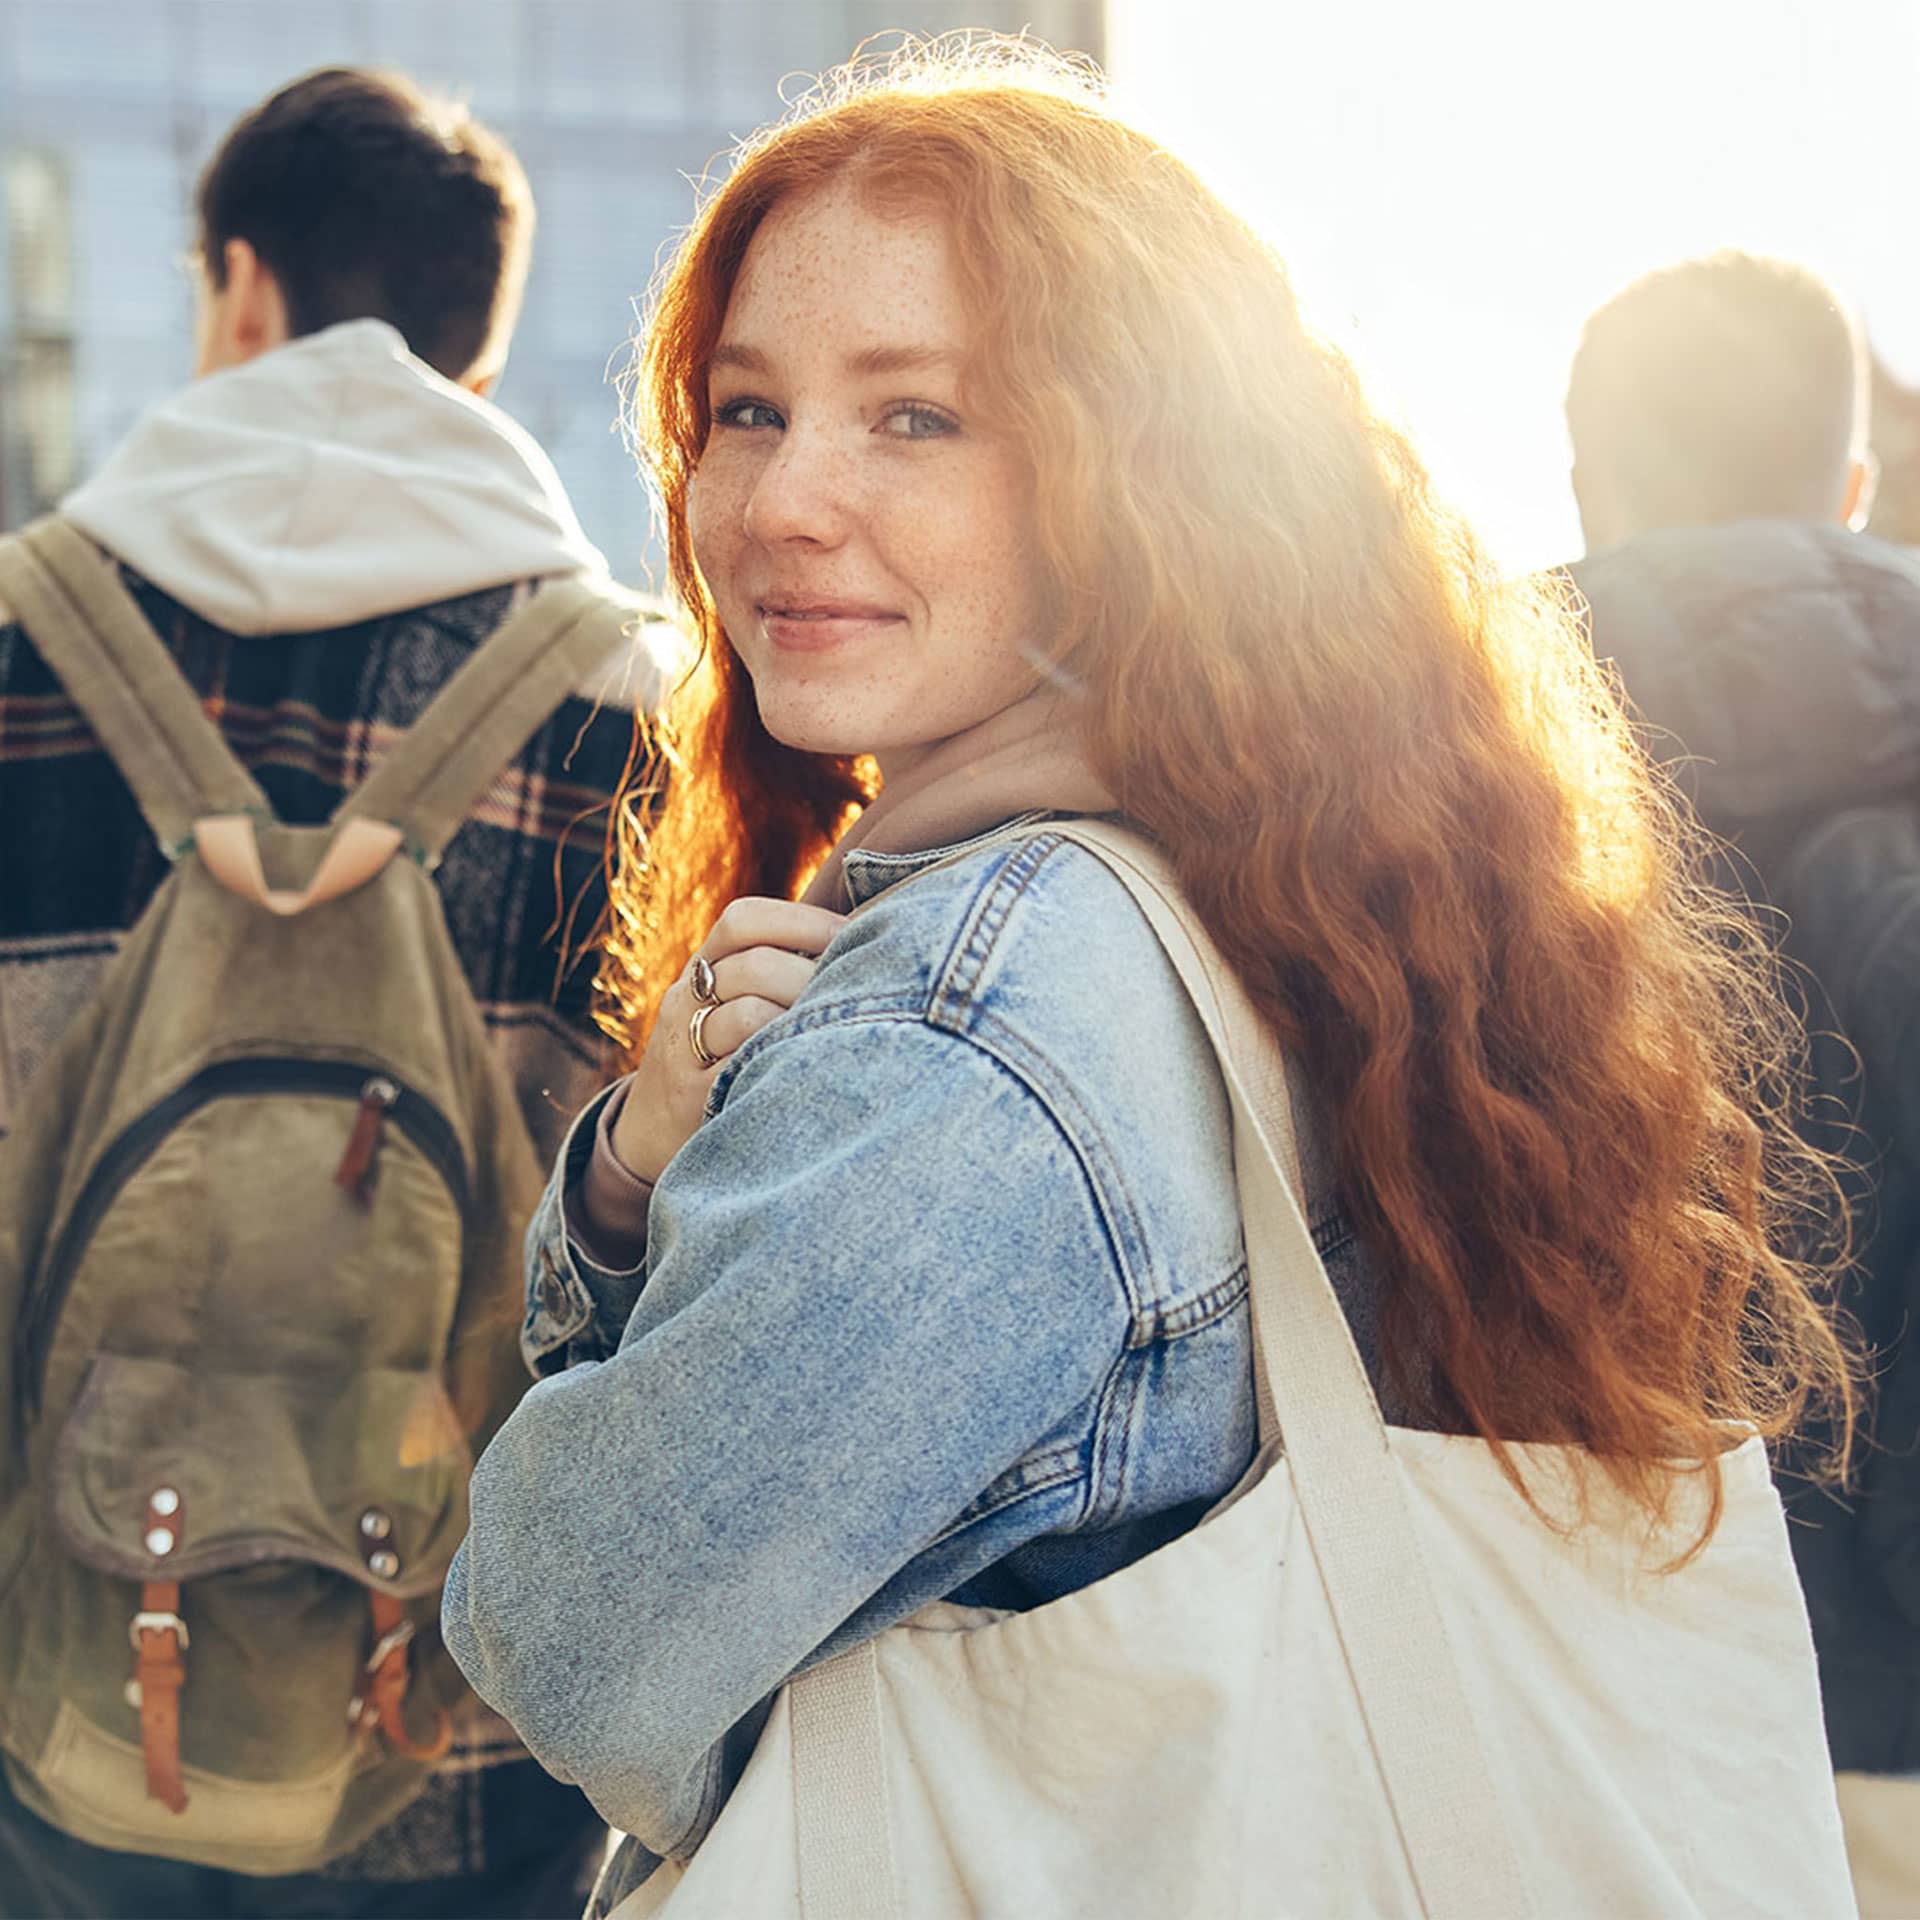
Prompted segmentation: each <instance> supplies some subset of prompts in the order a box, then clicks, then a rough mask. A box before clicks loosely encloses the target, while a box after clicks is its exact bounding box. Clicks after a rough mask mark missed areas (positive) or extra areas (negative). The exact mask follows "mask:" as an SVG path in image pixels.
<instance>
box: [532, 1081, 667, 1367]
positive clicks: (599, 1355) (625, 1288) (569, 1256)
mask: <svg viewBox="0 0 1920 1920" xmlns="http://www.w3.org/2000/svg"><path fill="white" fill-rule="evenodd" d="M618 1084H619V1083H618V1082H616V1083H615V1085H614V1086H612V1087H608V1088H607V1089H606V1090H605V1091H604V1092H602V1093H600V1094H597V1095H596V1096H595V1097H594V1098H593V1099H592V1100H591V1101H589V1102H588V1103H587V1105H586V1107H585V1108H584V1109H583V1110H582V1111H581V1113H580V1114H579V1115H578V1117H577V1118H576V1119H575V1120H574V1122H573V1125H572V1126H571V1127H569V1128H568V1129H567V1137H566V1140H565V1142H564V1144H563V1145H562V1146H561V1149H560V1156H559V1158H558V1159H557V1160H556V1161H555V1162H554V1168H553V1173H552V1176H551V1177H550V1178H549V1179H548V1181H547V1190H546V1192H545V1193H543V1194H542V1195H541V1196H540V1204H539V1206H538V1207H536V1208H535V1209H534V1214H533V1218H532V1220H531V1221H530V1222H529V1223H528V1225H527V1246H526V1267H527V1300H526V1317H525V1319H524V1320H523V1321H522V1323H521V1327H520V1352H521V1354H522V1356H523V1357H524V1358H525V1360H526V1363H527V1367H528V1370H529V1371H530V1372H532V1373H533V1374H534V1375H535V1377H536V1378H537V1377H540V1376H543V1375H546V1374H549V1373H557V1372H559V1371H560V1370H561V1369H562V1368H564V1367H570V1366H573V1365H574V1364H575V1363H576V1362H578V1361H581V1360H601V1359H604V1358H605V1357H606V1356H607V1355H608V1354H610V1353H611V1352H612V1351H613V1350H614V1348H615V1347H616V1346H617V1345H618V1344H619V1341H620V1334H621V1330H622V1329H623V1328H624V1327H625V1326H626V1324H627V1317H628V1315H629V1314H631V1313H632V1312H633V1305H634V1302H635V1301H636V1300H638V1299H639V1297H640V1290H641V1288H642V1287H644V1286H645V1285H646V1280H647V1263H646V1261H645V1260H644V1259H643V1260H641V1262H640V1264H639V1265H638V1266H635V1267H630V1268H626V1269H624V1270H623V1269H618V1268H613V1267H603V1266H600V1265H598V1264H597V1263H596V1262H595V1261H594V1260H593V1259H592V1257H591V1256H590V1255H589V1254H588V1252H587V1250H586V1248H585V1247H584V1246H583V1245H582V1244H581V1242H580V1241H579V1240H578V1239H577V1238H576V1237H575V1236H574V1235H573V1234H570V1233H569V1232H568V1231H567V1194H568V1192H569V1190H570V1189H571V1188H573V1187H575V1186H576V1185H577V1184H578V1182H579V1179H580V1175H581V1171H582V1169H583V1167H584V1166H585V1164H586V1159H587V1156H588V1155H589V1154H591V1153H592V1151H593V1142H594V1132H595V1129H596V1128H597V1127H598V1126H599V1123H600V1112H601V1109H602V1108H603V1107H605V1106H606V1104H607V1102H608V1101H609V1100H610V1099H612V1098H613V1095H614V1093H615V1091H616V1090H617V1087H618Z"/></svg>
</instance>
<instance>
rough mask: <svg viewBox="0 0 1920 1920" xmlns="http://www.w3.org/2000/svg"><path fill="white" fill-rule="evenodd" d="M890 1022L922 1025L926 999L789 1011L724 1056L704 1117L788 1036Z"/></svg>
mask: <svg viewBox="0 0 1920 1920" xmlns="http://www.w3.org/2000/svg"><path fill="white" fill-rule="evenodd" d="M886 1022H892V1023H894V1024H897V1025H899V1026H922V1025H925V1024H926V995H925V994H924V993H903V994H885V995H877V996H876V995H866V996H863V997H861V998H860V999H858V1000H840V1001H835V1002H832V1003H831V1004H829V1005H826V1006H820V1007H808V1008H807V1009H806V1010H805V1012H796V1011H791V1010H790V1011H789V1012H788V1013H787V1014H785V1015H783V1016H782V1017H781V1018H780V1019H778V1020H776V1021H773V1022H771V1023H770V1024H768V1025H767V1026H764V1027H762V1028H761V1029H760V1031H759V1032H758V1033H755V1034H750V1035H749V1036H748V1037H747V1038H746V1039H745V1040H743V1041H742V1042H741V1043H740V1045H739V1046H738V1047H736V1048H735V1049H734V1051H733V1052H732V1053H731V1054H730V1055H729V1056H728V1058H727V1064H726V1066H725V1067H724V1068H722V1069H721V1071H720V1073H719V1075H718V1076H717V1077H716V1078H715V1080H714V1083H713V1093H712V1094H710V1095H709V1096H708V1099H707V1112H706V1117H707V1118H708V1119H711V1118H712V1117H713V1115H714V1114H716V1113H718V1112H719V1111H720V1109H721V1108H722V1107H724V1106H725V1105H726V1104H727V1095H728V1094H729V1093H730V1092H731V1091H732V1090H733V1083H734V1082H735V1081H736V1080H737V1079H739V1077H740V1075H741V1074H742V1073H743V1072H744V1071H745V1070H746V1068H747V1067H748V1066H749V1065H750V1064H751V1063H752V1062H753V1061H755V1060H757V1059H759V1057H760V1056H761V1055H762V1054H763V1053H766V1052H767V1051H769V1049H771V1048H773V1047H777V1046H778V1045H779V1044H780V1042H781V1041H782V1040H784V1039H786V1038H788V1037H789V1036H790V1035H793V1034H798V1033H818V1032H819V1031H820V1030H821V1029H822V1028H823V1027H835V1026H862V1025H879V1024H882V1023H886Z"/></svg>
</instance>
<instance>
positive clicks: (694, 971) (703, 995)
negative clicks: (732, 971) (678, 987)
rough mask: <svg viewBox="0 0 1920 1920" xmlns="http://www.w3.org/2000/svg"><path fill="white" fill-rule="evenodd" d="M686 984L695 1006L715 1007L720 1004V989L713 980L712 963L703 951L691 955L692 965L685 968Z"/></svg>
mask: <svg viewBox="0 0 1920 1920" xmlns="http://www.w3.org/2000/svg"><path fill="white" fill-rule="evenodd" d="M687 985H688V987H689V988H690V989H691V990H692V993H693V999H694V1004H695V1005H696V1006H701V1007H717V1006H718V1005H719V1004H720V989H719V987H718V986H717V985H716V984H715V982H714V978H713V967H712V964H711V963H710V962H709V961H708V959H707V956H706V955H705V954H704V953H696V954H695V955H694V956H693V965H692V966H691V967H689V968H688V969H687Z"/></svg>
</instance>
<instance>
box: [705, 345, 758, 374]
mask: <svg viewBox="0 0 1920 1920" xmlns="http://www.w3.org/2000/svg"><path fill="white" fill-rule="evenodd" d="M707 367H708V370H709V371H710V372H711V371H717V370H718V369H719V368H721V367H732V368H734V369H735V370H736V371H738V372H740V373H771V372H772V371H773V362H772V361H771V360H769V359H768V358H767V356H766V355H765V354H764V353H762V352H761V351H760V349H759V348H758V347H743V346H740V345H738V344H737V343H736V342H734V341H731V340H723V341H722V342H721V343H720V345H719V346H717V347H715V348H714V350H713V358H712V359H711V360H709V361H708V362H707Z"/></svg>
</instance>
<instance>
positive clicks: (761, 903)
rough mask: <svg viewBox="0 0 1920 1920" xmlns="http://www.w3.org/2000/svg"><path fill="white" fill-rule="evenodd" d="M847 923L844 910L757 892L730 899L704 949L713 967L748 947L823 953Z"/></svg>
mask: <svg viewBox="0 0 1920 1920" xmlns="http://www.w3.org/2000/svg"><path fill="white" fill-rule="evenodd" d="M846 923H847V916H846V915H845V914H844V913H831V912H829V911H828V910H827V909H826V908H825V907H812V906H808V905H806V904H805V903H804V902H802V901H799V900H768V899H764V898H762V897H760V896H759V895H756V894H749V895H747V896H746V897H744V898H742V899H739V900H733V901H730V902H729V903H728V904H727V907H726V909H725V911H724V912H722V914H721V915H720V918H719V919H718V920H716V921H715V922H714V923H713V931H712V932H711V933H709V934H708V935H707V937H706V938H705V939H704V940H703V941H701V943H700V951H701V952H702V953H703V954H705V955H706V957H707V959H708V961H709V963H710V964H712V965H713V966H716V967H717V966H718V965H719V964H720V962H721V961H722V960H723V959H724V958H725V957H726V956H727V955H728V954H731V953H741V952H744V951H745V950H746V949H747V948H748V947H781V948H784V949H785V950H786V951H787V952H789V953H806V954H820V953H824V952H825V951H826V947H827V942H828V941H830V940H831V939H832V938H833V936H834V935H835V934H836V933H838V932H839V931H840V929H841V928H842V927H843V926H845V925H846Z"/></svg>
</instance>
